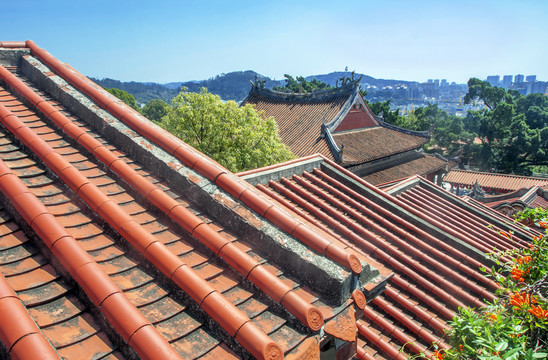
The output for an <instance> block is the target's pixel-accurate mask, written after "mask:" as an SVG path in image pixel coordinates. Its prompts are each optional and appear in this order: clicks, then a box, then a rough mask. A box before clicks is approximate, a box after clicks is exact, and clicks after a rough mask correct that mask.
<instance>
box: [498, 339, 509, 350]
mask: <svg viewBox="0 0 548 360" xmlns="http://www.w3.org/2000/svg"><path fill="white" fill-rule="evenodd" d="M507 347H508V341H502V342H499V343H498V344H497V345H496V346H495V351H503V350H506V348H507Z"/></svg>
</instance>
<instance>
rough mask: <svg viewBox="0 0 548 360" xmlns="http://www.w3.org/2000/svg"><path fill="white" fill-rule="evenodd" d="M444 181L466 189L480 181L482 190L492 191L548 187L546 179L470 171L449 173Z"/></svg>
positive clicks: (452, 171)
mask: <svg viewBox="0 0 548 360" xmlns="http://www.w3.org/2000/svg"><path fill="white" fill-rule="evenodd" d="M443 181H444V182H447V183H450V184H453V185H455V186H456V185H458V186H465V187H471V186H473V185H474V183H475V182H476V181H478V184H479V185H480V186H481V187H482V188H484V189H491V191H496V190H503V191H514V190H519V189H522V188H530V187H532V186H535V185H536V186H546V185H548V179H546V178H535V177H530V176H519V175H508V174H495V173H486V172H479V171H468V170H451V171H450V172H448V173H447V175H445V177H444V179H443Z"/></svg>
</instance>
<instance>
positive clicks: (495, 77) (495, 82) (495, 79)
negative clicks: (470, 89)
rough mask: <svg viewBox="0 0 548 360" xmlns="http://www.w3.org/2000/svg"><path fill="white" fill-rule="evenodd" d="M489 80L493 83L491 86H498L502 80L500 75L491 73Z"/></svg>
mask: <svg viewBox="0 0 548 360" xmlns="http://www.w3.org/2000/svg"><path fill="white" fill-rule="evenodd" d="M487 82H488V83H489V84H491V86H498V85H499V82H500V75H489V76H488V77H487Z"/></svg>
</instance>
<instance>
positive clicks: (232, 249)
mask: <svg viewBox="0 0 548 360" xmlns="http://www.w3.org/2000/svg"><path fill="white" fill-rule="evenodd" d="M219 255H220V256H221V257H222V258H223V259H224V260H225V261H226V262H227V263H228V264H229V265H230V266H231V267H232V268H233V269H234V270H236V271H237V272H239V273H240V274H242V276H243V277H247V275H248V274H249V272H250V271H251V270H252V269H253V268H254V267H255V266H257V265H259V263H258V262H257V261H256V260H255V259H253V258H252V257H250V256H249V255H248V254H247V253H245V252H243V251H242V250H240V249H239V248H238V247H237V246H236V245H234V244H232V243H227V244H226V245H225V246H223V248H222V250H221V252H220V253H219Z"/></svg>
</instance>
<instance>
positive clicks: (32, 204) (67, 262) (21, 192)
mask: <svg viewBox="0 0 548 360" xmlns="http://www.w3.org/2000/svg"><path fill="white" fill-rule="evenodd" d="M4 109H5V107H4V105H0V111H1V112H3V113H5V110H4ZM2 116H3V115H2ZM8 116H10V115H8ZM11 116H14V115H11ZM6 117H7V116H6ZM6 117H4V116H3V117H2V122H4V120H5V119H6ZM21 128H24V127H21ZM0 188H1V189H2V192H3V193H4V194H6V195H7V197H8V198H9V199H10V201H11V203H12V204H13V205H14V207H15V208H16V209H17V210H18V211H19V213H20V214H22V215H23V218H24V220H25V221H26V222H27V223H28V224H29V225H30V226H31V227H32V229H33V230H34V231H35V232H36V234H37V235H39V236H40V238H41V239H42V241H44V243H45V245H46V246H47V247H48V248H49V249H50V250H51V251H52V253H53V254H54V255H56V257H57V258H58V259H59V261H60V262H61V264H62V265H63V267H64V268H65V269H67V271H68V272H69V273H70V274H71V276H72V277H73V278H74V279H75V280H76V281H77V282H78V283H79V284H80V286H81V287H82V288H83V290H84V291H85V293H86V294H87V295H88V296H89V298H90V300H91V301H92V302H93V303H94V304H95V306H97V307H98V308H99V309H100V310H101V312H103V313H104V315H105V316H106V318H107V320H108V321H109V323H110V324H111V325H112V326H113V327H114V328H115V329H116V331H118V333H119V334H120V335H121V336H122V337H123V338H124V340H126V341H127V342H128V344H130V346H131V347H132V348H134V350H135V351H136V352H137V353H138V354H139V356H142V357H144V358H149V359H153V358H155V356H157V355H158V351H160V352H161V353H162V354H163V356H168V357H173V358H175V357H177V358H180V357H179V356H178V354H177V353H176V352H175V350H174V349H173V348H172V347H171V345H169V343H168V342H167V341H166V340H165V339H164V337H163V336H161V335H160V333H158V332H157V331H156V329H155V328H154V327H153V326H152V324H151V323H150V322H148V321H147V320H146V319H145V317H144V316H143V315H142V314H141V312H140V311H139V310H138V309H137V308H136V307H135V305H133V304H132V303H131V302H130V301H129V300H128V298H127V297H126V295H125V294H124V293H123V292H122V290H121V289H120V288H119V287H118V286H117V285H116V284H115V283H114V281H112V279H111V278H110V277H109V276H108V275H107V274H106V273H105V272H104V271H103V270H102V269H101V268H100V267H99V265H98V264H97V262H95V260H93V258H91V256H90V255H89V254H88V253H87V252H86V251H85V250H84V249H83V248H82V247H81V246H80V244H78V243H77V242H76V240H75V239H74V237H72V235H70V234H69V232H68V231H67V230H66V229H65V227H64V226H63V225H61V224H60V223H59V222H58V220H57V219H55V217H54V215H53V214H52V213H51V212H49V211H48V210H47V208H46V207H45V205H44V204H42V202H41V201H40V200H39V199H38V198H37V197H36V196H35V195H34V194H32V193H31V192H30V191H29V189H28V188H27V186H26V185H25V184H24V183H23V182H22V181H21V180H20V179H19V177H17V175H15V174H14V173H13V172H12V171H11V170H10V169H9V168H8V166H7V165H6V164H5V163H4V162H3V161H2V160H0ZM128 320H129V321H128ZM147 327H149V328H148V329H147ZM144 332H146V333H147V337H146V338H142V337H139V336H137V337H136V338H135V339H139V340H135V341H137V343H136V342H135V341H133V342H132V338H133V336H135V335H137V333H139V334H141V333H144ZM141 341H144V342H145V343H146V344H144V343H140V342H141Z"/></svg>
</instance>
